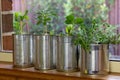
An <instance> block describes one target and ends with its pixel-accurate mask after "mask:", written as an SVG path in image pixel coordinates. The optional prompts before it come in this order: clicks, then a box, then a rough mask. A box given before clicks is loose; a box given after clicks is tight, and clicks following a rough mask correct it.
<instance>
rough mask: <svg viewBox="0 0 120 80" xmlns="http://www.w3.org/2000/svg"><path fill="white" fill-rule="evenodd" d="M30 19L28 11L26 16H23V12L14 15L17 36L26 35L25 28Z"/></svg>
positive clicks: (14, 27)
mask: <svg viewBox="0 0 120 80" xmlns="http://www.w3.org/2000/svg"><path fill="white" fill-rule="evenodd" d="M28 19H29V17H28V11H26V12H25V13H24V14H22V13H21V12H15V13H14V19H13V29H14V32H15V34H23V33H25V31H24V27H25V25H26V24H27V20H28Z"/></svg>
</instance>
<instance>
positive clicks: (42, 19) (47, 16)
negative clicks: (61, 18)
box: [37, 9, 56, 34]
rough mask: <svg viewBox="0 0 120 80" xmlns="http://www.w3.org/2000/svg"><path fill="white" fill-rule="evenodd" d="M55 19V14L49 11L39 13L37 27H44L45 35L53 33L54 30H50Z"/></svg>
mask: <svg viewBox="0 0 120 80" xmlns="http://www.w3.org/2000/svg"><path fill="white" fill-rule="evenodd" d="M54 17H56V14H55V12H54V11H53V10H49V9H44V10H40V11H39V12H38V13H37V25H40V26H43V33H48V32H49V33H51V34H52V33H53V32H52V31H53V29H52V30H50V29H49V28H50V26H51V23H52V21H53V19H54Z"/></svg>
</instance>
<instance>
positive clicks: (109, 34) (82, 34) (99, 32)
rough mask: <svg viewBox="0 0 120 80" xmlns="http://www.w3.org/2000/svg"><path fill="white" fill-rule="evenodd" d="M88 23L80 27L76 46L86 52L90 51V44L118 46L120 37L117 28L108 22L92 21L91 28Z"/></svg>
mask: <svg viewBox="0 0 120 80" xmlns="http://www.w3.org/2000/svg"><path fill="white" fill-rule="evenodd" d="M85 22H86V21H85V20H83V23H82V24H81V25H80V26H79V28H78V32H77V39H76V44H80V45H81V46H82V47H83V48H84V49H85V50H87V51H88V50H89V49H90V44H117V43H120V35H117V33H116V30H117V27H115V26H113V25H110V24H109V23H106V22H100V21H99V20H97V19H92V21H91V22H90V24H91V25H90V26H86V23H85Z"/></svg>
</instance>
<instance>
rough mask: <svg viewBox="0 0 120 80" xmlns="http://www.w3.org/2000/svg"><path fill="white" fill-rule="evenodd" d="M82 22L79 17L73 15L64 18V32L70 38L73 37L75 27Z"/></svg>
mask: <svg viewBox="0 0 120 80" xmlns="http://www.w3.org/2000/svg"><path fill="white" fill-rule="evenodd" d="M82 22H83V20H82V19H81V18H80V17H75V16H74V15H73V14H70V15H68V16H66V20H65V23H66V25H67V26H66V27H65V32H66V34H67V35H69V36H72V35H75V34H74V33H75V27H76V26H77V25H79V24H81V23H82Z"/></svg>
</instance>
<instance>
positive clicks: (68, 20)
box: [65, 14, 74, 24]
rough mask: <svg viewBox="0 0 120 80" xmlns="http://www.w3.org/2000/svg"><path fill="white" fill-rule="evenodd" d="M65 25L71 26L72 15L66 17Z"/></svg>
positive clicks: (72, 21)
mask: <svg viewBox="0 0 120 80" xmlns="http://www.w3.org/2000/svg"><path fill="white" fill-rule="evenodd" d="M65 23H66V24H73V23H74V15H73V14H70V15H68V16H66V20H65Z"/></svg>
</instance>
